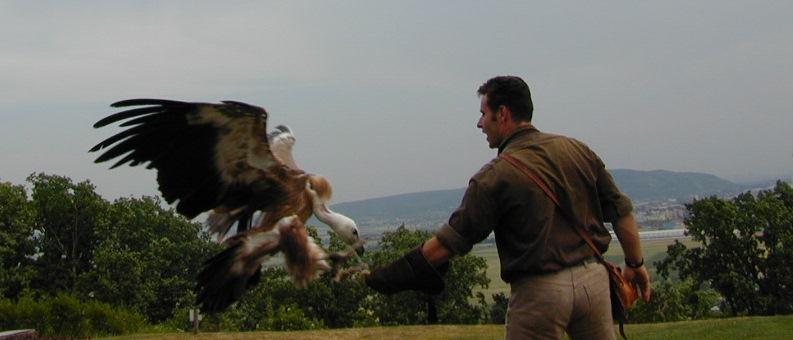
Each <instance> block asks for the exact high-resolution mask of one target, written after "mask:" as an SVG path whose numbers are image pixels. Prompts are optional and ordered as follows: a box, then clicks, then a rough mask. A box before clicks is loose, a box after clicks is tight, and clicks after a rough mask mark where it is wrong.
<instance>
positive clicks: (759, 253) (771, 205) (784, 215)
mask: <svg viewBox="0 0 793 340" xmlns="http://www.w3.org/2000/svg"><path fill="white" fill-rule="evenodd" d="M687 209H688V211H689V217H688V218H687V219H686V224H687V225H688V233H689V235H691V237H692V238H693V239H694V240H695V241H698V242H699V243H700V246H699V247H697V248H692V249H688V248H687V247H686V246H685V245H683V244H682V243H680V242H675V244H673V245H671V246H669V249H668V255H669V256H668V257H667V258H666V259H664V260H663V261H661V262H660V263H659V264H658V271H659V274H660V275H661V276H662V277H669V276H671V275H672V274H673V273H674V272H675V270H677V271H678V275H679V276H680V277H681V278H683V279H687V278H691V279H693V280H694V282H695V284H697V285H701V286H710V287H713V288H714V289H716V290H717V291H718V292H719V293H720V294H721V296H722V297H723V298H724V302H725V304H726V307H727V310H728V311H729V312H730V313H732V314H733V315H743V314H749V315H767V314H781V313H790V312H793V292H791V288H793V189H791V187H790V185H789V184H787V183H784V182H781V181H780V182H777V184H776V186H775V187H774V188H773V190H768V191H761V192H759V193H758V194H757V195H753V194H752V193H750V192H747V193H743V194H741V195H739V196H737V197H735V198H733V199H729V200H726V199H721V198H717V197H709V198H705V199H702V200H697V201H695V202H693V203H691V204H689V205H687Z"/></svg>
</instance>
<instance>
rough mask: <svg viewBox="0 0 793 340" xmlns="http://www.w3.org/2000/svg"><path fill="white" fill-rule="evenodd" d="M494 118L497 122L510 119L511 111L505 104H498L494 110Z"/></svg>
mask: <svg viewBox="0 0 793 340" xmlns="http://www.w3.org/2000/svg"><path fill="white" fill-rule="evenodd" d="M496 119H497V120H498V121H499V122H506V121H508V120H509V119H512V111H511V110H510V109H509V108H508V107H507V106H506V105H499V106H498V111H497V112H496Z"/></svg>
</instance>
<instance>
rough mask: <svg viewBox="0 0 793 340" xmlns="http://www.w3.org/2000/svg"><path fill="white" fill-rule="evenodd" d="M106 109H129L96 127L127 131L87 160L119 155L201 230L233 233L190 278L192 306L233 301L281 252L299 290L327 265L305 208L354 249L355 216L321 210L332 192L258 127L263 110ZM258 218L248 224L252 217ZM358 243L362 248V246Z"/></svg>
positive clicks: (279, 132) (146, 104) (158, 102)
mask: <svg viewBox="0 0 793 340" xmlns="http://www.w3.org/2000/svg"><path fill="white" fill-rule="evenodd" d="M112 106H113V107H137V108H134V109H129V110H126V111H122V112H119V113H116V114H113V115H110V116H108V117H106V118H104V119H102V120H100V121H98V122H97V123H96V124H94V127H96V128H99V127H103V126H106V125H108V124H111V123H116V122H122V121H123V123H121V124H120V126H121V127H124V128H126V129H125V130H123V131H122V132H120V133H117V134H116V135H113V136H111V137H109V138H107V139H106V140H104V141H102V142H101V143H99V144H97V145H96V146H94V147H93V148H92V149H91V150H90V151H92V152H95V151H99V150H103V149H105V150H104V152H103V153H102V155H100V156H99V157H98V158H97V159H96V162H97V163H99V162H105V161H108V160H111V159H116V158H120V160H119V161H117V162H116V163H115V164H114V165H113V166H112V167H111V168H115V167H117V166H120V165H123V164H129V165H130V166H136V165H141V164H147V165H146V167H147V168H149V169H151V168H154V169H156V170H157V183H158V184H159V190H160V192H161V193H162V195H163V197H164V198H165V200H166V201H167V202H168V203H176V211H177V212H179V213H180V214H182V215H184V216H186V217H187V218H194V217H196V216H197V215H198V214H200V213H202V212H209V213H210V216H209V219H208V221H207V222H208V224H209V228H210V231H211V232H213V233H216V234H218V238H219V240H222V239H224V238H225V237H227V236H230V235H229V232H230V231H231V228H232V226H233V225H234V224H235V223H236V225H237V228H236V230H237V233H236V234H235V235H233V236H231V237H229V238H227V239H226V241H225V243H226V244H227V245H228V248H226V249H225V250H224V251H223V252H221V253H220V254H218V255H216V256H215V257H213V258H212V259H210V260H209V261H207V263H206V264H205V266H204V269H203V270H202V272H201V274H200V275H199V277H198V288H197V290H198V297H199V298H198V302H199V304H201V306H202V309H204V310H207V311H217V310H221V309H223V308H226V307H227V306H228V305H229V304H230V303H232V302H233V301H235V300H236V299H238V298H239V296H240V295H241V294H242V292H244V291H245V290H246V289H247V288H248V287H249V286H250V285H251V284H254V283H255V282H256V281H257V280H256V278H257V277H258V275H259V274H258V273H259V270H260V269H261V264H262V262H264V261H265V260H266V259H267V258H268V257H269V256H270V255H272V254H274V253H277V252H279V251H280V252H283V253H284V254H285V257H286V260H287V261H286V262H287V269H288V271H289V273H290V274H291V276H292V277H293V280H294V281H295V283H296V284H297V285H298V286H305V285H307V283H308V281H310V280H311V279H313V278H314V277H316V275H317V274H318V273H320V272H323V271H327V270H329V267H328V265H327V263H325V261H324V260H325V259H326V258H327V257H328V255H327V254H326V253H325V252H324V251H323V250H322V249H321V248H320V247H319V246H318V245H317V244H315V243H314V241H313V240H311V239H310V237H308V234H307V232H306V230H305V225H304V223H305V222H306V220H308V219H309V218H310V217H311V216H312V214H317V217H318V218H319V219H320V220H321V221H323V222H325V223H327V224H328V225H329V226H330V227H331V228H332V229H333V230H334V231H336V232H337V233H339V235H340V236H341V237H342V239H344V240H345V241H346V242H347V243H348V244H350V245H353V246H357V247H360V246H361V242H360V240H359V238H358V231H357V227H356V226H355V222H353V221H352V220H351V219H349V218H347V217H346V216H343V215H340V214H336V213H334V212H332V211H330V210H329V209H327V206H326V202H327V201H328V200H330V197H331V195H332V189H331V186H330V184H329V183H328V181H327V179H325V178H324V177H322V176H318V175H311V174H308V173H306V172H304V171H303V170H301V169H299V168H298V167H297V165H296V164H295V162H294V158H293V157H292V154H291V150H292V145H293V144H294V142H295V138H294V135H292V132H291V130H290V129H289V128H287V127H285V126H278V127H277V128H276V130H275V131H273V132H272V133H270V134H269V135H268V133H267V117H268V114H267V111H265V110H264V109H263V108H261V107H257V106H253V105H249V104H245V103H241V102H235V101H224V102H221V103H219V104H214V103H188V102H180V101H173V100H162V99H132V100H124V101H120V102H117V103H114V104H112ZM256 212H260V213H261V217H260V218H259V220H258V221H257V222H255V223H254V221H253V217H254V213H256ZM361 249H362V248H361Z"/></svg>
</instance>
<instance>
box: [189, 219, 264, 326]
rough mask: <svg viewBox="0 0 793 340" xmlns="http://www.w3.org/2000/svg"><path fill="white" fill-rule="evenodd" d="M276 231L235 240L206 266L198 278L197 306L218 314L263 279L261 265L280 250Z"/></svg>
mask: <svg viewBox="0 0 793 340" xmlns="http://www.w3.org/2000/svg"><path fill="white" fill-rule="evenodd" d="M278 239H279V235H278V233H277V232H267V233H256V234H253V235H246V236H245V237H241V238H235V239H234V241H235V242H234V243H233V244H232V245H231V246H229V247H228V248H226V249H225V250H223V251H222V252H220V253H218V254H217V255H215V256H214V257H212V258H211V259H209V260H207V261H206V262H205V263H204V267H203V269H202V270H201V272H200V273H199V274H198V277H197V285H196V304H198V305H199V306H200V308H201V310H202V311H204V312H209V313H215V312H219V311H222V310H224V309H226V308H228V306H229V305H231V304H232V303H234V302H235V301H237V300H239V298H240V297H241V296H242V295H243V294H244V293H245V291H247V290H248V289H249V288H251V287H253V286H254V285H256V284H257V283H258V281H259V279H260V276H261V273H260V272H261V269H262V262H263V261H264V260H266V259H267V258H268V257H269V255H272V254H274V253H275V252H277V251H278Z"/></svg>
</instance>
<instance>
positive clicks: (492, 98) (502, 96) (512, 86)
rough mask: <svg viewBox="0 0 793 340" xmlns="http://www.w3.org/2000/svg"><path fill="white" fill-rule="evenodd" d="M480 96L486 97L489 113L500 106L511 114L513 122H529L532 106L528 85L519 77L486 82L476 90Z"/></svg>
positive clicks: (499, 77)
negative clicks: (504, 107)
mask: <svg viewBox="0 0 793 340" xmlns="http://www.w3.org/2000/svg"><path fill="white" fill-rule="evenodd" d="M477 93H479V95H480V96H482V97H485V96H487V99H488V100H487V103H488V106H489V107H490V110H491V111H498V107H499V106H501V105H504V106H506V107H507V108H508V109H510V111H511V112H512V119H513V120H515V121H526V122H531V116H532V113H533V112H534V104H532V102H531V92H530V91H529V85H526V82H524V81H523V79H520V77H515V76H498V77H494V78H491V79H490V80H488V81H486V82H485V83H484V84H482V86H480V87H479V90H477Z"/></svg>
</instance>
